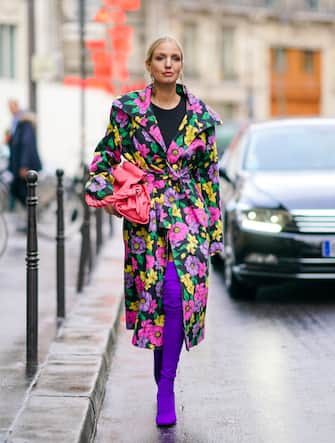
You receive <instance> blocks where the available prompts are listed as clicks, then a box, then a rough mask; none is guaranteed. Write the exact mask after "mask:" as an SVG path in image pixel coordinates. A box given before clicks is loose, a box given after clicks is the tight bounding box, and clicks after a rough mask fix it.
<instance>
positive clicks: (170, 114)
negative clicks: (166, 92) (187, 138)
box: [151, 96, 186, 147]
mask: <svg viewBox="0 0 335 443" xmlns="http://www.w3.org/2000/svg"><path fill="white" fill-rule="evenodd" d="M151 107H152V110H153V111H154V114H155V117H156V119H157V122H158V126H159V129H160V131H161V133H162V136H163V139H164V141H165V146H166V147H168V146H169V145H170V143H171V142H172V140H173V139H174V137H175V136H176V134H177V132H178V128H179V125H180V123H181V121H182V119H183V118H184V116H185V114H186V98H185V97H183V96H181V97H180V101H179V103H178V105H177V106H176V107H175V108H172V109H162V108H159V107H158V106H156V105H154V104H153V103H151Z"/></svg>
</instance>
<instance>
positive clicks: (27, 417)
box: [0, 223, 123, 443]
mask: <svg viewBox="0 0 335 443" xmlns="http://www.w3.org/2000/svg"><path fill="white" fill-rule="evenodd" d="M115 225H116V226H115V229H114V236H113V238H112V239H109V240H108V241H106V243H105V244H104V246H103V248H102V252H101V253H100V256H99V257H98V261H97V263H96V267H95V270H94V272H93V275H92V279H91V282H90V284H89V286H87V287H86V288H85V289H84V291H83V293H82V294H78V295H77V298H76V301H75V303H74V306H73V308H72V310H71V311H70V312H68V313H67V318H66V321H65V322H64V325H63V326H62V328H61V329H60V330H59V331H58V334H57V336H56V338H55V339H54V340H53V342H52V344H51V346H50V348H49V352H48V354H47V357H46V359H45V361H44V362H43V363H42V365H41V366H40V368H39V371H38V373H37V374H36V376H35V378H34V380H33V382H32V383H31V384H30V385H29V386H26V396H25V399H24V401H23V403H22V407H21V409H20V411H19V412H18V413H17V415H16V417H15V419H14V420H13V422H12V423H11V425H10V427H9V429H7V430H6V433H4V432H3V431H4V430H2V433H0V438H3V439H4V440H3V441H5V442H6V443H19V442H20V443H23V442H29V443H30V442H32V443H35V442H36V443H38V442H41V443H42V442H43V443H45V442H47V441H50V442H52V443H58V442H62V443H72V442H89V441H91V438H92V436H93V435H94V432H95V427H96V421H97V418H98V415H99V412H100V408H101V403H102V400H103V397H104V391H105V382H106V379H107V374H108V370H109V367H110V364H111V361H110V359H111V348H112V345H113V342H114V341H115V335H116V325H117V320H118V317H119V315H120V312H121V310H122V307H123V303H122V300H123V299H122V286H123V284H122V278H123V275H122V268H123V245H122V241H121V234H120V233H121V229H120V226H117V223H115ZM66 267H67V269H68V264H67V266H66ZM70 269H73V271H74V272H75V270H76V268H73V267H71V268H70ZM27 388H28V389H27Z"/></svg>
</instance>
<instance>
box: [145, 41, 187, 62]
mask: <svg viewBox="0 0 335 443" xmlns="http://www.w3.org/2000/svg"><path fill="white" fill-rule="evenodd" d="M164 42H173V43H175V44H176V46H177V48H178V49H179V51H180V55H181V62H182V63H183V62H184V52H183V48H182V46H181V44H180V43H179V42H178V40H177V39H175V38H174V37H171V36H169V35H165V36H163V37H159V38H157V39H156V40H155V41H154V42H152V43H151V45H150V46H149V48H148V50H147V54H146V57H145V63H146V65H147V64H149V63H151V61H152V57H153V55H154V52H155V49H156V48H157V47H158V46H159V45H160V44H161V43H164Z"/></svg>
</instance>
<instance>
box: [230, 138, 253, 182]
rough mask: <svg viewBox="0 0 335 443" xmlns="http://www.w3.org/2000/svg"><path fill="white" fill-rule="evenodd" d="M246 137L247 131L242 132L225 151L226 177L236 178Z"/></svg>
mask: <svg viewBox="0 0 335 443" xmlns="http://www.w3.org/2000/svg"><path fill="white" fill-rule="evenodd" d="M247 138H248V133H244V134H243V135H242V136H241V138H240V140H239V141H238V142H237V143H236V144H234V146H231V149H228V151H227V155H228V159H227V162H226V171H227V174H228V177H230V178H231V179H233V180H235V179H236V175H237V173H238V171H239V170H240V168H241V163H242V154H243V151H244V147H245V145H246V143H247Z"/></svg>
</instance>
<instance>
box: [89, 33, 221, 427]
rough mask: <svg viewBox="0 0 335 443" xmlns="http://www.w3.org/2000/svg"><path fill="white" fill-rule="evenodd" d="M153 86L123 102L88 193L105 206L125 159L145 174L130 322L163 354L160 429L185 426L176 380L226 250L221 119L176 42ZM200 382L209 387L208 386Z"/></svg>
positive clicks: (128, 289)
mask: <svg viewBox="0 0 335 443" xmlns="http://www.w3.org/2000/svg"><path fill="white" fill-rule="evenodd" d="M145 63H146V69H147V71H148V72H149V74H150V77H151V79H152V83H151V84H150V85H148V86H147V87H146V88H145V89H144V90H140V91H134V92H130V93H128V94H125V95H123V96H122V97H119V98H117V99H116V100H114V102H113V104H112V109H111V113H110V123H109V126H108V128H107V132H106V135H105V137H104V138H103V139H102V140H101V141H100V142H99V144H98V145H97V148H96V150H95V156H94V158H93V161H92V163H91V166H90V179H89V181H88V183H87V185H86V192H87V194H88V195H89V197H90V199H92V198H94V199H96V200H99V202H100V203H101V202H102V203H103V202H104V201H105V202H106V204H105V209H106V210H107V212H109V213H110V214H112V215H118V213H117V211H116V210H115V208H114V207H113V206H111V205H110V203H108V200H109V197H110V196H111V195H112V193H113V168H114V167H115V166H116V165H118V164H119V163H120V162H121V159H122V157H124V158H125V159H126V160H128V161H129V162H132V163H134V164H136V165H137V166H138V167H140V168H141V169H143V170H144V171H145V172H146V180H147V188H148V191H149V194H150V197H151V209H150V217H149V223H148V224H147V225H140V224H137V223H132V222H130V221H129V220H127V219H124V221H123V223H124V225H123V228H124V229H123V233H124V244H125V268H124V273H125V274H124V275H125V278H124V282H125V304H126V326H127V328H128V329H134V334H133V338H132V343H133V344H134V345H135V346H138V347H141V348H146V349H151V350H153V351H154V377H155V380H156V383H157V385H158V393H157V415H156V424H157V425H158V426H169V425H174V424H175V423H176V412H175V398H174V380H175V377H176V371H177V365H178V361H179V356H180V353H181V349H182V346H183V343H185V347H186V349H187V350H189V349H191V348H192V347H194V346H196V345H197V344H198V343H200V342H201V341H202V340H203V339H204V336H205V313H206V304H207V296H208V271H209V258H210V256H211V255H214V254H216V253H217V252H219V251H221V250H222V248H223V241H222V237H223V232H222V220H221V211H220V198H219V180H218V165H217V151H216V143H215V125H217V124H219V123H220V119H219V118H218V116H217V115H216V114H215V113H214V112H213V111H212V110H211V109H210V108H209V107H208V106H207V105H206V104H205V103H203V102H202V101H201V100H199V99H198V98H197V97H195V96H194V95H193V94H191V93H190V92H189V91H188V90H187V88H186V87H185V86H184V85H183V84H182V83H177V80H178V79H180V78H182V69H183V66H184V55H183V51H182V48H181V46H180V44H179V43H178V42H177V41H176V40H175V39H174V38H172V37H163V38H159V39H158V40H156V41H155V42H153V43H152V45H151V46H150V48H149V49H148V52H147V57H146V61H145ZM199 382H201V381H199Z"/></svg>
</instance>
